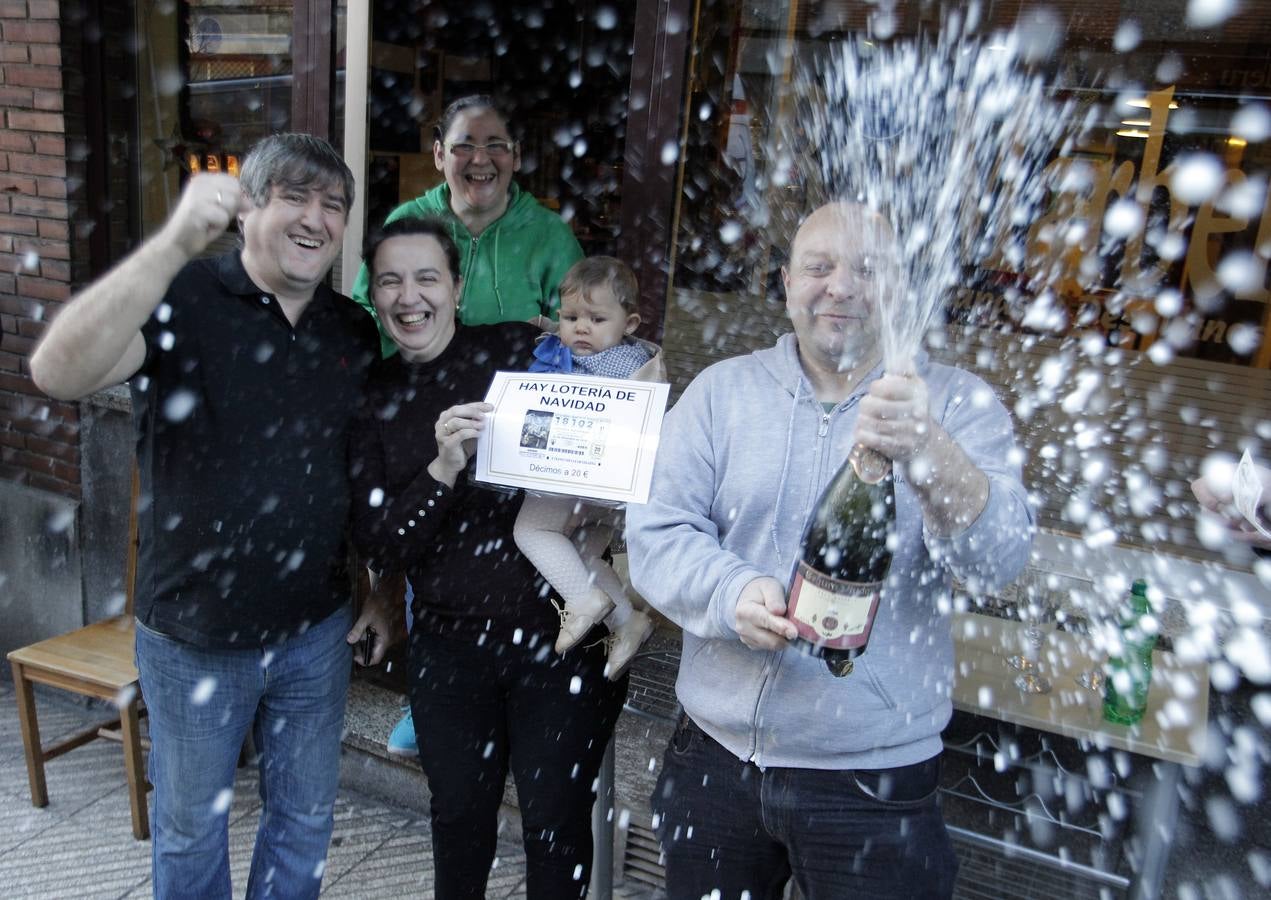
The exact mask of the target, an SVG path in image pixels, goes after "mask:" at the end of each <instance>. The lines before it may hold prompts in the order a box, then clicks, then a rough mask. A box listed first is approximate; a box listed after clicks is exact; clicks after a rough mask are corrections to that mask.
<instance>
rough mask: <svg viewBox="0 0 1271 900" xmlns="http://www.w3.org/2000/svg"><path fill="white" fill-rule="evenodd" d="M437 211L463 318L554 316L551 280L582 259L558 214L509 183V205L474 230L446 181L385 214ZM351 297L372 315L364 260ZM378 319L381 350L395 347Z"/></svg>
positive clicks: (478, 321) (387, 352)
mask: <svg viewBox="0 0 1271 900" xmlns="http://www.w3.org/2000/svg"><path fill="white" fill-rule="evenodd" d="M429 215H431V216H437V217H439V218H440V219H442V220H443V221H445V222H447V223H449V225H450V236H451V237H452V238H454V241H455V244H456V245H457V246H458V247H459V268H460V274H461V275H462V276H463V294H462V295H461V296H460V298H459V321H460V322H462V323H463V324H464V325H489V324H493V323H496V322H524V321H527V320H529V319H532V318H533V317H534V316H537V315H544V316H550V317H552V318H555V317H556V308H557V307H558V306H559V305H560V296H559V295H558V293H557V290H556V289H557V287H558V286H559V285H560V282H561V279H562V278H564V277H565V273H566V272H568V271H569V267H570V266H572V265H573V264H574V263H576V262H577V261H578V260H580V259H582V256H583V251H582V248H581V247H579V246H578V241H577V240H576V239H575V238H574V233H573V232H572V231H570V230H569V226H568V225H566V224H565V221H564V220H563V219H562V218H561V217H560V216H558V215H556V213H554V212H552V211H551V210H549V209H546V208H544V207H543V206H541V205H540V204H539V202H538V201H537V200H535V199H534V198H533V197H531V196H530V195H529V194H527V193H525V192H524V191H522V190H521V189H520V188H519V187H518V186H517V184H516V182H513V183H512V184H511V185H510V186H509V188H508V208H507V210H505V211H504V213H503V215H502V216H500V217H499V218H498V219H496V220H495V221H494V222H492V223H491V224H490V225H489V226H488V227H487V228H486V230H485V231H483V232H482V233H481V234H480V235H479V236H478V237H473V236H472V234H471V232H469V231H468V229H467V227H466V226H465V225H464V224H463V222H461V221H459V217H458V216H456V215H455V214H454V213H453V212H451V210H450V186H449V185H448V184H446V183H445V182H442V183H441V184H439V185H437V186H436V187H435V188H433V189H432V190H430V191H428V193H426V194H424V195H423V196H422V197H417V198H416V199H414V200H411V201H408V202H406V203H403V204H402V205H401V206H399V207H397V209H395V210H393V211H392V212H391V213H389V214H388V218H387V219H386V220H385V221H386V222H392V221H394V220H395V219H403V218H406V217H407V216H429ZM353 299H354V300H356V301H357V302H358V303H360V304H362V305H363V306H364V307H366V308H367V309H368V310H370V313H371V315H372V316H375V307H374V305H373V304H372V303H371V299H370V273H368V272H367V270H366V264H365V263H363V264H362V268H361V269H360V270H359V271H358V273H357V280H356V281H355V282H354V283H353ZM375 323H376V324H377V325H379V326H380V342H381V345H382V350H383V353H384V356H385V357H388V356H392V355H393V354H394V353H395V352H396V351H397V345H396V344H394V343H393V341H392V339H391V338H390V337H389V336H388V333H387V332H386V331H385V330H384V327H383V325H381V324H380V321H379V317H378V316H375Z"/></svg>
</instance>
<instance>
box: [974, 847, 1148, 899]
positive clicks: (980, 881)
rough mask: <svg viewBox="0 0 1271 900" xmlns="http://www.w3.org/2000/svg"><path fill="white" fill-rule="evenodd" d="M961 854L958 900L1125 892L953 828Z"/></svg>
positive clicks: (1111, 895)
mask: <svg viewBox="0 0 1271 900" xmlns="http://www.w3.org/2000/svg"><path fill="white" fill-rule="evenodd" d="M950 835H951V837H952V838H953V849H954V851H955V852H956V853H957V854H958V880H957V883H956V884H955V885H954V887H953V896H954V898H955V900H1112V898H1122V897H1125V895H1126V894H1125V890H1124V889H1119V888H1117V887H1113V886H1111V885H1109V884H1106V883H1105V884H1100V883H1099V882H1098V881H1096V880H1094V879H1092V878H1091V877H1089V876H1088V875H1084V874H1082V873H1080V872H1072V871H1065V870H1064V869H1062V868H1060V866H1059V865H1057V864H1048V863H1046V862H1040V861H1039V860H1038V859H1037V858H1036V856H1014V855H1012V854H1010V853H1009V852H1004V851H1002V850H999V849H995V848H990V847H986V846H984V845H983V844H982V843H980V842H979V841H976V840H974V839H972V838H968V837H967V836H965V834H959V829H951V830H950Z"/></svg>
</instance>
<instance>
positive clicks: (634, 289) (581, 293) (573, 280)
mask: <svg viewBox="0 0 1271 900" xmlns="http://www.w3.org/2000/svg"><path fill="white" fill-rule="evenodd" d="M598 287H607V288H609V292H610V293H611V294H613V298H614V299H615V300H617V301H618V304H619V305H620V306H621V307H622V311H623V312H625V313H628V314H630V313H638V312H640V286H639V285H638V284H637V283H636V277H635V273H634V272H632V271H631V267H630V266H628V265H627V264H626V263H624V262H623V261H622V260H620V259H618V258H617V257H615V256H589V257H587V258H586V259H580V260H578V262H576V263H574V264H573V265H572V266H571V267H570V269H569V271H568V272H566V273H565V277H564V278H563V279H561V283H560V296H561V299H562V300H563V299H565V298H566V297H582V298H583V299H584V300H587V299H590V298H589V294H590V293H591V291H592V289H593V288H598Z"/></svg>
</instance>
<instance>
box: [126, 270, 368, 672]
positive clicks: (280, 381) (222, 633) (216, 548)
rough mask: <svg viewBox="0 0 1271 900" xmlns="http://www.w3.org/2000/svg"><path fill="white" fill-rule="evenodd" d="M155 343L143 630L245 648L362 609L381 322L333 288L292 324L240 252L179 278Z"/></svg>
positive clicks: (147, 436)
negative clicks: (355, 487) (356, 540)
mask: <svg viewBox="0 0 1271 900" xmlns="http://www.w3.org/2000/svg"><path fill="white" fill-rule="evenodd" d="M142 333H143V335H144V336H145V339H146V360H145V363H144V364H143V365H142V367H141V370H140V371H139V372H138V373H137V374H136V375H135V376H134V377H133V379H132V382H131V387H132V401H133V423H134V425H135V426H136V430H137V460H138V465H139V467H140V471H141V490H142V496H141V503H140V507H139V516H138V527H139V531H140V540H141V547H140V552H139V554H138V560H137V587H136V603H135V606H136V615H137V617H138V619H140V620H141V621H142V622H143V623H144V624H146V625H147V626H149V627H150V628H153V629H155V630H156V631H159V632H162V633H163V634H166V635H169V636H171V637H174V638H177V639H179V640H183V641H187V642H189V643H193V644H198V645H201V646H208V647H247V646H259V645H261V644H266V643H273V642H276V641H279V640H284V639H286V638H287V637H289V636H292V635H294V634H296V633H297V632H298V631H302V630H303V629H304V628H306V627H307V626H308V625H310V624H312V623H315V622H318V621H320V620H321V619H323V618H325V617H326V616H328V615H330V614H331V613H332V612H334V611H335V610H336V609H337V608H338V607H339V606H340V605H341V604H343V603H345V602H346V601H347V600H348V598H349V579H348V572H347V563H346V556H347V554H346V550H345V537H346V531H347V525H348V517H349V485H348V472H347V444H348V438H349V432H350V428H351V425H352V423H353V421H354V417H355V416H356V414H357V411H358V406H359V403H360V402H361V399H362V392H363V387H364V385H365V383H366V377H367V372H368V371H369V368H370V364H371V362H372V361H373V360H374V359H375V357H376V356H377V355H378V352H377V351H378V348H379V338H378V336H377V333H376V329H375V325H374V322H373V321H372V319H371V317H370V316H369V315H368V314H367V313H366V312H365V311H364V310H363V309H362V308H361V307H360V306H358V305H357V304H356V303H354V302H353V301H352V300H349V299H348V298H347V297H344V296H342V295H340V294H337V293H336V292H334V291H332V290H331V289H330V288H328V287H327V286H326V285H321V286H319V287H318V289H317V291H316V293H315V294H314V298H313V300H312V301H310V303H309V305H308V306H307V307H306V308H305V310H304V313H303V315H302V316H301V318H300V321H299V323H297V325H296V327H295V328H292V326H291V323H290V322H288V321H287V317H286V316H285V315H284V314H283V311H282V309H281V307H280V306H279V305H278V301H277V299H276V298H274V297H273V296H272V295H270V294H267V293H265V292H263V291H262V290H260V288H258V287H257V286H256V285H255V284H254V283H253V282H252V280H251V278H250V277H248V275H247V272H246V271H245V270H244V269H243V264H242V261H241V259H240V256H239V253H237V252H235V253H231V254H228V255H226V256H222V257H219V258H215V259H204V260H197V261H195V262H192V263H190V264H189V265H187V266H186V267H185V268H184V269H182V270H181V272H180V274H179V275H177V277H176V279H175V280H174V281H173V283H172V286H171V287H170V288H169V289H168V291H167V294H166V295H165V296H164V299H163V302H162V303H160V304H159V306H158V307H157V308H156V310H155V312H154V314H153V315H152V316H151V318H150V320H149V321H148V322H147V323H146V325H145V326H144V327H143V328H142Z"/></svg>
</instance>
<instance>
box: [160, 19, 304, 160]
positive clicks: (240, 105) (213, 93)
mask: <svg viewBox="0 0 1271 900" xmlns="http://www.w3.org/2000/svg"><path fill="white" fill-rule="evenodd" d="M184 6H185V14H184V17H183V22H182V26H183V31H184V44H185V50H186V70H187V73H188V75H187V90H188V97H189V99H188V103H187V104H186V105H185V107H184V109H182V126H183V130H185V133H186V136H187V137H188V138H189V140H190V142H191V143H190V146H189V147H188V148H187V153H186V162H187V166H188V167H189V169H190V170H191V171H196V170H198V169H199V168H203V169H208V168H213V167H220V168H223V169H225V170H228V171H231V172H234V171H236V169H237V164H238V161H239V160H240V159H241V157H242V155H243V153H245V152H246V150H247V149H249V148H250V147H251V146H252V144H254V143H255V142H256V141H257V140H259V139H260V138H262V137H264V136H265V135H268V134H274V133H277V132H280V131H287V130H288V126H289V124H290V121H291V72H292V54H291V33H292V27H293V26H292V4H290V3H270V2H264V0H262V2H232V3H227V2H224V0H188V2H187V3H185V4H184Z"/></svg>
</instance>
